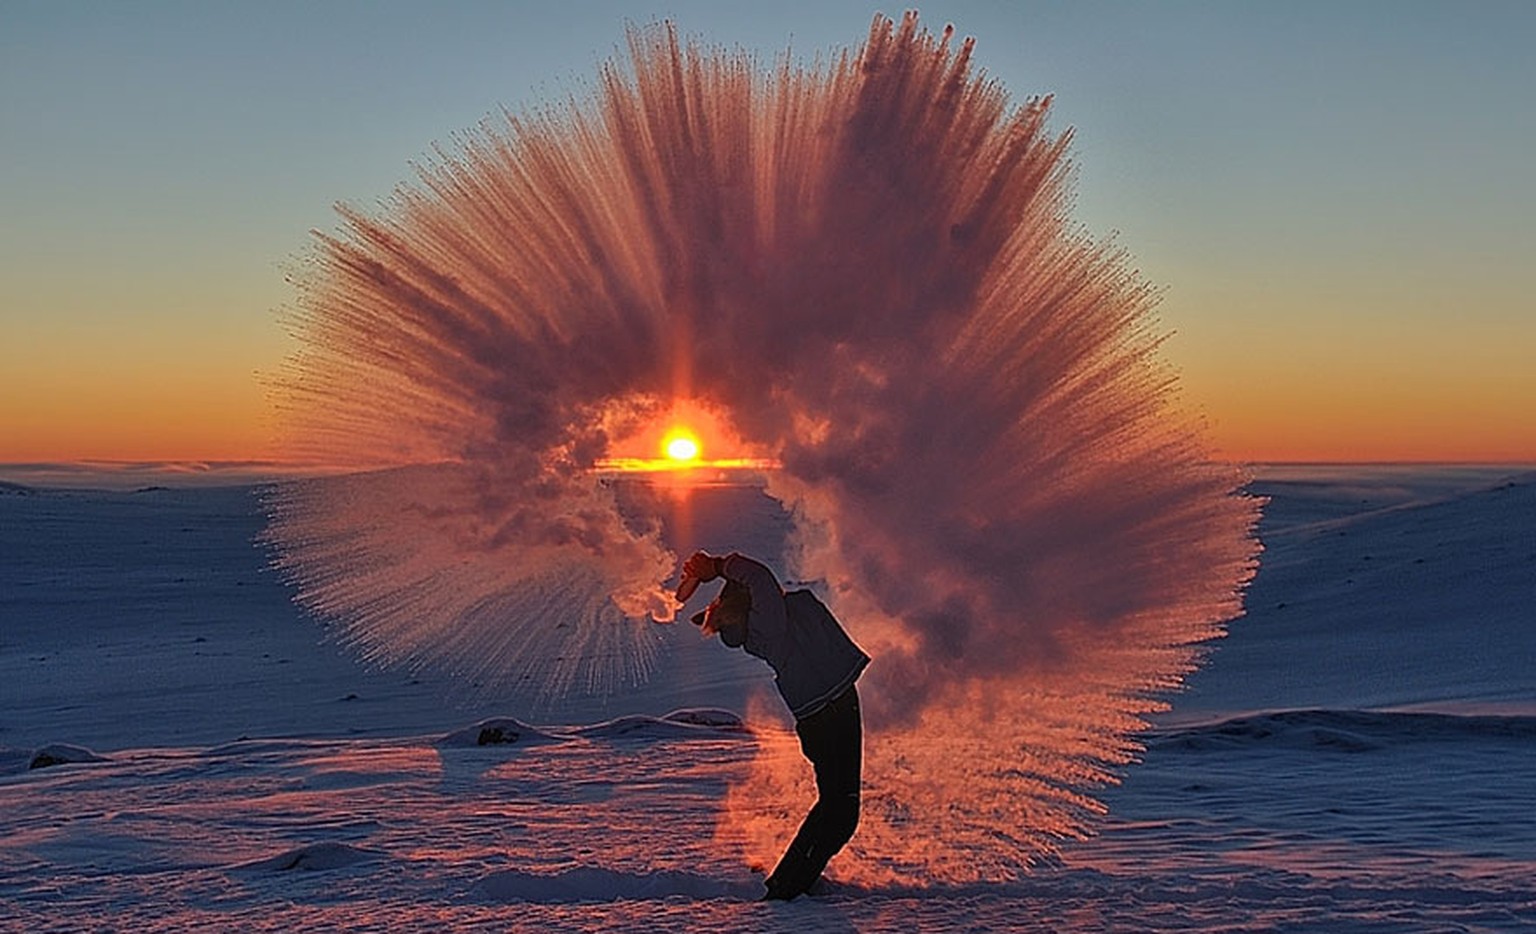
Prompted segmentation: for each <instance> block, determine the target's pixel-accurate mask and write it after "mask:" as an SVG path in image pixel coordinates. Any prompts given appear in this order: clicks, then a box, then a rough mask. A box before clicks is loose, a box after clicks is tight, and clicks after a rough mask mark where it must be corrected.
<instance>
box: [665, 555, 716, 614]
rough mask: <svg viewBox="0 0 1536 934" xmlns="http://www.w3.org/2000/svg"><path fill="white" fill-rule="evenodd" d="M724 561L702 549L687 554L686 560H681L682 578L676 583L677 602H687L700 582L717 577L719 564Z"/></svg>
mask: <svg viewBox="0 0 1536 934" xmlns="http://www.w3.org/2000/svg"><path fill="white" fill-rule="evenodd" d="M724 563H725V562H724V561H723V560H722V559H720V558H717V557H715V556H714V555H711V554H706V553H704V552H702V551H695V552H694V553H693V554H691V555H689V556H688V560H687V561H684V562H683V579H682V580H681V581H679V582H678V585H677V602H678V603H687V602H688V598H689V597H691V596H693V592H694V591H695V590H698V589H699V584H700V583H701V582H703V581H712V580H714V579H715V578H717V577H719V576H720V565H722V564H724Z"/></svg>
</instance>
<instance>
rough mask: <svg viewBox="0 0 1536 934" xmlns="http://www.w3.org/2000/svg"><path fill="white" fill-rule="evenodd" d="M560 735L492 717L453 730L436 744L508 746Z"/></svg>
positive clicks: (547, 739) (518, 722)
mask: <svg viewBox="0 0 1536 934" xmlns="http://www.w3.org/2000/svg"><path fill="white" fill-rule="evenodd" d="M560 739H561V737H559V736H556V735H554V734H553V733H546V732H545V731H543V730H540V729H538V728H537V727H532V726H529V725H528V724H526V723H524V722H523V721H521V720H514V719H513V718H511V717H492V718H490V719H488V720H481V721H480V722H479V723H475V724H472V725H470V726H467V727H465V728H463V729H462V730H455V731H454V732H452V733H449V734H448V735H447V736H444V737H442V738H441V739H439V740H438V741H437V745H438V746H510V745H513V744H517V745H524V744H527V743H535V742H544V743H549V742H558V741H559V740H560Z"/></svg>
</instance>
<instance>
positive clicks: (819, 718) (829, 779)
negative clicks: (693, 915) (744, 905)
mask: <svg viewBox="0 0 1536 934" xmlns="http://www.w3.org/2000/svg"><path fill="white" fill-rule="evenodd" d="M795 732H796V733H798V734H799V735H800V750H801V751H802V752H804V753H805V757H806V758H807V759H809V760H811V765H812V766H813V767H815V769H816V793H817V797H816V806H815V807H813V808H811V813H809V814H807V815H806V816H805V821H804V822H803V823H801V824H800V832H799V833H797V834H795V839H794V842H792V843H791V844H790V845H789V849H788V850H785V851H784V856H783V858H781V859H780V860H779V865H778V868H776V869H774V871H773V875H771V876H769V877H768V895H769V897H770V898H794V897H795V896H796V895H799V894H801V893H802V892H804V891H805V890H806V889H808V888H810V887H811V883H813V882H815V881H816V880H817V878H819V877H820V876H821V871H822V870H823V869H825V868H826V865H827V860H829V859H831V858H832V856H833V854H835V853H836V852H837V851H838V850H841V849H842V848H843V844H845V843H847V842H848V838H850V837H852V836H853V829H854V828H855V827H857V826H858V825H859V772H860V769H861V768H862V762H863V753H864V751H863V748H862V747H863V727H862V725H861V724H860V719H859V692H858V691H856V690H854V688H853V686H852V685H850V686H849V687H848V690H846V691H844V692H843V693H841V694H839V695H838V696H837V699H836V700H834V701H832V703H830V704H828V705H827V706H825V707H823V708H821V709H820V710H818V711H816V712H815V713H813V714H811V715H810V716H809V717H806V718H805V719H804V720H800V721H797V722H796V723H795Z"/></svg>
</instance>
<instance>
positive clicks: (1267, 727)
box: [1148, 709, 1536, 752]
mask: <svg viewBox="0 0 1536 934" xmlns="http://www.w3.org/2000/svg"><path fill="white" fill-rule="evenodd" d="M1498 740H1515V741H1519V742H1529V741H1531V740H1536V717H1529V716H1487V715H1483V716H1478V715H1460V714H1443V713H1410V712H1404V711H1377V710H1315V709H1314V710H1281V711H1270V712H1266V713H1258V714H1253V715H1250V716H1243V717H1233V718H1230V719H1226V720H1220V721H1217V722H1214V723H1206V724H1200V725H1196V726H1190V727H1184V728H1181V729H1174V730H1169V731H1166V732H1163V733H1162V734H1161V735H1156V734H1154V736H1153V737H1152V738H1151V739H1150V741H1149V743H1148V745H1149V746H1151V747H1159V748H1169V747H1171V748H1176V749H1186V750H1194V751H1200V750H1229V749H1237V748H1242V747H1247V746H1252V745H1254V744H1259V743H1265V744H1273V745H1278V746H1283V747H1286V748H1291V749H1314V750H1328V751H1334V752H1372V751H1375V750H1379V749H1386V748H1390V747H1394V746H1402V745H1406V744H1410V743H1413V744H1418V743H1458V742H1466V741H1480V742H1488V741H1498Z"/></svg>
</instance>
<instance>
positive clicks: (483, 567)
mask: <svg viewBox="0 0 1536 934" xmlns="http://www.w3.org/2000/svg"><path fill="white" fill-rule="evenodd" d="M630 51H631V57H630V61H629V62H628V63H626V64H625V65H613V66H609V67H608V68H606V69H604V71H603V72H602V75H601V80H600V83H599V86H598V89H597V91H596V93H595V95H594V97H593V98H592V99H590V100H587V101H582V102H575V103H572V104H570V105H569V106H567V107H563V108H553V109H549V110H546V111H542V112H539V113H536V114H533V115H530V116H515V115H510V114H508V115H504V116H503V119H501V120H498V121H493V122H488V123H487V124H485V125H482V126H481V127H480V128H479V129H478V130H477V131H474V132H472V133H469V134H468V135H466V136H465V137H464V138H462V139H461V140H458V141H457V142H456V144H455V145H454V146H453V147H451V148H449V149H446V150H441V151H439V153H438V158H437V159H436V160H435V161H434V162H433V163H432V164H430V165H428V166H425V167H423V168H421V169H420V179H419V182H418V183H417V184H415V185H412V186H406V187H402V188H400V189H399V190H397V192H396V193H395V195H394V197H393V199H392V201H391V202H390V203H388V204H387V205H386V206H385V208H384V209H383V210H382V211H380V212H379V214H378V215H377V216H370V215H368V214H365V213H363V212H359V211H356V210H352V209H347V208H343V209H341V211H342V216H343V218H344V221H345V226H344V229H343V231H342V232H341V233H339V234H338V235H335V236H326V235H321V236H320V241H319V246H318V249H317V250H316V252H315V254H314V256H313V259H312V264H311V266H310V267H309V268H308V270H307V271H306V272H305V273H304V274H303V275H301V276H300V277H299V279H298V283H297V284H298V287H299V303H298V308H297V311H296V314H295V315H294V319H293V323H294V326H295V330H296V333H297V334H298V336H299V338H300V340H301V346H302V350H301V351H300V352H299V353H298V354H297V355H296V357H295V358H294V359H293V361H292V362H291V365H290V367H289V369H288V370H287V371H285V373H284V375H283V376H282V377H281V379H280V383H281V387H280V393H279V395H280V406H281V410H282V414H283V417H284V420H285V424H286V426H287V434H286V436H285V437H286V443H287V445H288V451H287V453H288V455H289V457H290V458H302V459H306V460H309V461H311V462H313V463H317V464H326V465H330V466H339V467H348V468H353V469H365V471H366V472H361V473H356V474H352V475H349V476H347V477H343V478H335V479H330V480H324V481H310V482H305V483H294V484H289V485H285V486H283V487H281V488H279V490H278V491H277V492H276V494H275V495H274V497H273V499H272V506H271V512H272V518H271V525H270V529H269V535H270V538H271V539H272V541H273V542H275V543H276V546H277V549H278V553H279V555H280V562H281V563H282V564H283V565H284V566H285V567H286V568H287V569H288V570H289V572H290V573H291V574H292V576H293V577H294V579H295V580H296V581H297V582H298V584H299V590H300V598H301V599H302V600H303V601H304V602H305V603H306V605H308V606H310V607H312V608H313V609H315V610H316V611H318V612H320V613H322V614H325V615H327V616H329V617H332V618H335V619H337V620H339V621H340V623H341V627H342V633H343V635H342V637H343V638H344V639H345V640H347V641H350V642H352V643H354V644H355V645H356V646H358V647H359V648H360V650H361V651H363V652H364V653H365V654H367V655H368V656H369V657H372V658H375V659H378V660H381V661H385V662H404V663H407V664H429V663H430V664H443V665H447V666H448V667H450V668H453V669H455V670H458V671H460V672H461V673H463V674H464V675H465V676H466V677H515V678H522V679H525V680H527V681H529V682H530V683H532V684H535V685H537V686H539V687H542V688H545V689H550V690H556V691H561V690H566V689H568V688H574V687H586V688H601V687H603V686H609V685H613V684H615V683H617V682H620V681H623V680H626V679H629V680H633V679H637V678H640V677H643V676H644V675H645V673H646V669H647V667H648V666H649V664H650V663H651V658H652V655H651V650H652V648H653V646H654V639H655V634H654V632H653V631H652V630H653V627H651V626H649V625H648V624H645V623H643V619H644V618H645V617H646V616H648V615H650V616H655V617H659V618H665V617H666V616H667V614H669V613H670V612H671V600H670V598H669V597H668V596H667V594H666V593H665V592H664V591H663V590H662V584H663V583H664V582H665V581H666V580H667V579H668V578H669V577H670V576H671V575H672V574H673V573H674V571H675V568H676V564H677V557H676V556H675V555H672V554H671V553H670V552H669V551H668V550H667V548H666V547H665V545H664V544H663V542H662V539H661V535H660V529H659V527H658V526H656V525H655V524H653V523H648V522H646V521H644V520H637V519H636V518H635V517H634V516H633V515H628V516H626V515H624V514H622V513H621V511H620V509H619V508H618V505H617V503H616V501H615V498H614V494H613V491H612V490H611V489H610V488H608V487H606V486H604V485H603V484H602V483H601V482H599V480H598V479H596V478H595V477H594V475H593V473H592V472H591V470H590V468H591V466H592V464H593V462H594V460H595V459H597V458H599V457H602V456H603V455H604V453H605V452H606V451H607V450H608V448H609V446H610V445H611V444H612V442H613V441H614V439H615V438H618V437H622V436H623V435H624V434H625V433H626V432H631V431H633V430H634V429H635V427H636V426H637V425H640V424H643V423H645V422H646V421H647V420H648V419H654V418H656V417H659V415H660V414H661V413H663V412H665V410H666V407H667V406H668V404H669V401H670V400H672V399H678V398H684V399H692V400H697V402H698V404H700V405H704V406H708V407H711V408H713V409H714V410H715V411H718V412H719V413H722V417H723V419H724V420H725V421H726V422H728V423H729V425H730V426H731V428H732V429H733V430H734V431H735V432H736V433H737V434H738V436H739V440H740V442H741V444H742V445H743V446H744V447H745V448H749V449H751V450H753V451H758V452H764V453H766V454H768V455H769V456H772V457H776V458H777V459H778V460H779V461H780V462H781V463H782V469H781V470H779V471H777V472H775V473H774V474H773V475H772V477H771V479H770V481H769V487H768V491H769V493H770V494H771V495H773V496H775V497H777V498H779V499H780V500H781V501H783V502H784V503H785V504H786V506H787V507H789V508H791V509H792V511H793V513H794V515H795V517H796V521H797V528H798V530H799V532H800V535H799V536H798V539H797V544H798V550H797V557H796V561H797V566H796V567H794V568H792V569H790V570H791V573H792V574H794V575H796V576H800V577H804V578H816V579H824V580H826V581H828V582H829V584H830V590H831V592H830V598H831V602H832V604H833V608H834V610H835V611H836V612H837V613H838V615H839V616H840V618H842V619H843V620H844V621H845V622H846V624H847V626H848V628H849V630H850V632H851V633H852V634H853V635H854V637H855V639H856V640H857V641H859V642H860V643H861V644H862V645H863V646H864V647H865V648H866V649H867V650H868V651H869V652H870V653H871V654H872V655H874V656H875V659H876V660H875V663H874V664H873V665H872V666H871V667H870V669H869V672H868V674H867V675H866V677H865V680H864V681H863V682H862V690H863V691H864V695H865V706H866V712H867V713H866V716H867V724H868V727H869V735H868V738H867V743H866V761H867V767H866V773H867V777H868V778H867V792H866V806H865V821H864V823H863V824H862V825H861V828H860V831H859V834H858V835H857V836H856V838H855V840H854V843H853V845H852V847H851V848H850V851H849V855H848V857H847V858H844V859H841V861H840V864H839V865H841V866H842V867H843V868H842V869H841V870H840V871H843V872H857V873H859V874H861V875H863V876H865V877H868V878H897V879H905V880H909V881H911V880H934V879H946V880H964V879H981V878H1000V877H1006V876H1010V875H1013V874H1015V873H1017V872H1018V871H1020V870H1021V869H1023V868H1024V867H1025V866H1027V865H1028V863H1029V862H1030V861H1031V860H1032V859H1035V858H1037V857H1038V856H1039V855H1040V854H1042V853H1045V852H1049V851H1051V850H1052V849H1053V848H1054V847H1055V846H1056V845H1057V842H1058V841H1059V840H1061V839H1062V838H1066V837H1073V836H1078V835H1081V834H1082V833H1084V832H1085V829H1086V828H1087V827H1089V826H1090V822H1091V819H1092V817H1093V816H1094V815H1095V814H1096V813H1098V812H1100V811H1101V810H1102V808H1101V807H1100V806H1099V805H1098V803H1097V802H1096V801H1095V800H1094V799H1093V798H1092V796H1091V790H1092V788H1093V787H1094V786H1095V785H1098V784H1102V783H1105V782H1110V781H1113V780H1114V776H1115V771H1116V769H1117V768H1118V767H1120V766H1123V765H1124V764H1125V763H1127V762H1128V761H1130V760H1131V758H1132V757H1133V756H1134V755H1135V753H1136V752H1137V750H1138V749H1139V747H1138V746H1137V745H1136V742H1135V740H1134V733H1135V731H1136V730H1138V729H1139V728H1141V727H1142V726H1144V720H1143V717H1144V716H1145V715H1146V714H1147V713H1149V712H1151V711H1154V710H1157V709H1160V707H1161V702H1160V701H1159V700H1158V699H1157V698H1158V696H1159V695H1161V694H1162V693H1164V692H1166V691H1168V690H1170V689H1173V688H1176V687H1177V686H1178V685H1179V683H1180V682H1181V680H1182V678H1183V676H1184V675H1185V674H1187V673H1188V672H1189V671H1190V670H1192V669H1193V668H1194V666H1195V665H1196V664H1197V663H1198V660H1199V654H1200V644H1201V643H1203V642H1205V641H1206V640H1209V639H1211V638H1214V637H1217V636H1219V635H1220V634H1221V633H1222V631H1223V630H1222V626H1223V623H1224V621H1225V620H1228V619H1230V618H1232V617H1234V616H1236V615H1238V614H1239V613H1240V612H1241V588H1242V586H1243V585H1244V584H1245V583H1246V582H1247V580H1248V579H1249V578H1250V577H1251V575H1252V573H1253V570H1254V565H1255V559H1256V554H1257V550H1258V546H1257V543H1256V542H1255V541H1254V540H1253V537H1252V528H1253V524H1254V522H1255V519H1256V516H1257V510H1258V503H1257V502H1256V501H1254V500H1253V499H1250V498H1247V497H1245V496H1243V495H1241V493H1240V492H1239V488H1240V486H1241V484H1242V482H1243V477H1242V476H1240V474H1239V473H1238V472H1237V471H1235V470H1233V469H1231V468H1227V467H1222V466H1218V465H1213V464H1211V463H1209V462H1208V457H1207V452H1206V450H1205V449H1204V447H1203V446H1202V442H1201V440H1200V432H1199V430H1198V425H1197V424H1196V423H1195V422H1194V421H1193V420H1192V419H1191V418H1189V417H1188V416H1186V415H1183V414H1181V413H1180V412H1179V410H1178V408H1177V405H1176V399H1175V377H1174V374H1172V373H1171V372H1170V371H1169V370H1168V368H1167V367H1166V366H1165V365H1164V364H1163V363H1161V362H1160V360H1159V358H1158V344H1159V342H1160V341H1161V339H1162V335H1161V334H1160V333H1159V332H1158V330H1157V328H1156V323H1155V321H1154V319H1153V317H1152V309H1153V306H1154V304H1155V301H1156V295H1155V292H1154V290H1153V289H1152V288H1151V287H1149V286H1148V284H1146V283H1145V282H1144V281H1143V280H1142V279H1141V278H1140V277H1139V276H1138V275H1137V273H1136V272H1135V271H1134V270H1133V269H1132V268H1131V267H1130V266H1129V265H1128V262H1127V258H1126V256H1125V255H1124V254H1123V253H1122V252H1121V251H1120V250H1118V249H1117V248H1115V247H1114V246H1113V245H1110V244H1106V243H1103V242H1096V241H1094V240H1092V239H1091V238H1089V237H1088V236H1087V235H1085V234H1084V233H1083V232H1082V231H1081V230H1080V229H1079V228H1078V227H1077V226H1076V225H1075V224H1073V223H1072V222H1071V221H1070V220H1069V217H1068V208H1069V206H1070V196H1071V195H1070V186H1069V171H1070V166H1069V163H1068V162H1067V161H1066V158H1065V153H1066V150H1067V146H1068V143H1069V139H1070V134H1069V133H1061V134H1056V135H1053V134H1052V133H1050V132H1049V131H1048V130H1047V129H1046V126H1045V123H1046V116H1047V110H1048V106H1049V100H1048V99H1032V100H1030V101H1028V102H1027V103H1025V104H1024V105H1023V106H1022V107H1020V108H1017V109H1014V108H1012V107H1011V105H1010V104H1009V102H1008V100H1007V97H1006V94H1005V92H1004V91H1003V89H1002V88H1001V87H999V86H998V85H997V84H996V83H994V82H990V81H988V80H986V79H985V78H983V77H978V76H976V75H973V73H972V70H971V67H970V57H971V43H970V42H969V41H967V42H965V43H963V44H961V45H960V46H959V47H958V48H954V47H952V44H951V36H950V33H949V32H948V31H947V30H946V31H945V33H944V34H943V35H942V36H938V37H936V36H933V35H930V34H928V33H926V32H924V31H922V30H920V29H919V27H918V25H917V21H916V17H915V16H914V15H908V16H907V17H906V18H904V19H903V21H902V22H901V23H900V24H896V23H893V22H891V21H890V20H887V19H885V18H883V17H877V18H876V20H875V23H874V25H873V27H872V29H871V32H870V35H869V38H868V41H867V43H866V44H865V46H864V47H863V48H862V49H860V50H859V51H858V52H857V53H856V54H844V55H842V56H841V57H839V58H837V59H836V60H835V61H833V62H831V63H829V64H826V65H825V66H814V67H809V68H802V67H798V66H796V65H794V64H793V63H792V62H790V61H789V60H788V59H785V60H784V61H783V62H781V63H780V64H778V65H777V66H776V67H775V68H773V69H771V70H765V69H763V68H761V67H759V66H758V65H757V64H756V63H754V62H753V61H752V60H751V59H750V58H749V57H747V56H745V55H743V54H730V53H724V52H720V51H716V50H709V49H701V48H698V47H694V46H688V45H685V44H682V43H680V42H679V41H678V39H677V36H676V33H675V32H674V30H673V29H672V28H671V27H670V26H665V27H656V28H652V29H648V30H641V31H635V32H632V33H631V35H630ZM775 763H778V764H775ZM782 764H783V760H782V759H774V760H771V761H770V760H768V759H765V760H764V761H763V762H762V763H760V768H759V772H758V775H757V782H758V787H757V788H756V789H755V790H754V793H753V794H751V795H741V796H737V797H736V798H735V804H736V805H737V806H733V807H732V808H731V809H730V811H729V814H728V816H727V818H726V819H725V822H724V823H723V825H722V830H721V835H722V839H725V840H730V841H734V842H735V843H738V844H741V845H745V846H748V847H752V848H758V847H761V848H764V849H765V850H766V849H768V848H770V847H772V846H774V845H776V844H775V842H774V841H771V840H766V839H762V835H761V834H759V833H758V830H757V824H758V823H759V822H757V821H754V819H753V813H754V812H753V811H752V805H750V804H749V803H748V802H750V801H752V800H754V799H755V800H758V801H761V800H762V792H763V790H764V789H765V788H767V787H769V786H770V785H772V784H773V783H774V782H776V781H778V780H779V778H780V777H781V776H780V775H779V773H778V771H777V770H778V769H779V767H780V766H781V765H782ZM760 811H761V807H760V806H759V811H758V812H757V813H760ZM787 829H791V830H792V826H790V827H789V828H787ZM763 855H767V856H769V858H771V856H772V855H776V853H765V854H763Z"/></svg>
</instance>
